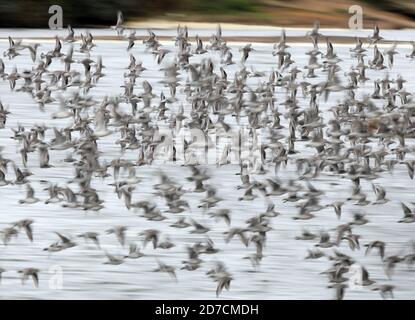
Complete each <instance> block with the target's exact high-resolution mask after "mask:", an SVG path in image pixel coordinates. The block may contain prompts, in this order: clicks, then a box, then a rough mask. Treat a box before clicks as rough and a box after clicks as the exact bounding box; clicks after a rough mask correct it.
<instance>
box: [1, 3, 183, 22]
mask: <svg viewBox="0 0 415 320" xmlns="http://www.w3.org/2000/svg"><path fill="white" fill-rule="evenodd" d="M178 4H180V6H181V5H183V4H184V2H183V1H174V0H0V14H1V15H0V16H1V18H0V27H32V28H33V27H35V28H47V27H48V21H49V18H50V16H51V14H49V12H48V10H49V7H50V6H52V5H60V6H61V7H62V9H63V24H64V26H66V25H68V24H71V25H72V26H74V27H77V26H100V25H101V26H104V25H113V24H115V22H116V12H117V10H122V12H123V14H124V17H125V19H126V20H128V19H129V18H135V17H145V16H150V15H157V14H158V13H163V12H165V11H166V10H168V11H169V12H172V11H175V10H176V9H180V7H179V5H178Z"/></svg>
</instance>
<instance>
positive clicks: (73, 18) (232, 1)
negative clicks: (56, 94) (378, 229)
mask: <svg viewBox="0 0 415 320" xmlns="http://www.w3.org/2000/svg"><path fill="white" fill-rule="evenodd" d="M54 4H57V5H60V6H62V8H63V13H64V16H63V17H64V25H65V26H66V25H67V24H71V25H73V26H75V27H80V26H84V27H96V26H109V25H113V24H115V21H116V11H117V10H122V12H123V14H124V17H125V19H126V22H127V23H134V22H137V21H143V20H148V19H163V20H173V21H198V22H232V23H243V24H256V25H258V24H260V25H275V26H298V27H305V26H307V27H308V26H310V24H311V23H312V21H314V20H316V19H318V20H320V22H321V25H322V27H336V28H347V21H348V17H350V15H349V13H348V8H349V7H350V6H351V5H353V4H358V5H361V6H362V7H363V10H364V11H363V13H364V23H365V27H368V28H371V27H373V23H374V22H376V23H379V25H380V26H381V27H382V28H389V29H400V28H414V27H415V1H414V0H362V1H349V0H334V1H327V0H284V1H277V0H100V1H98V0H83V1H79V0H13V1H9V0H0V12H1V17H2V18H1V19H0V27H34V28H45V27H47V26H48V20H49V17H50V15H49V13H48V8H49V6H51V5H54Z"/></svg>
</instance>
